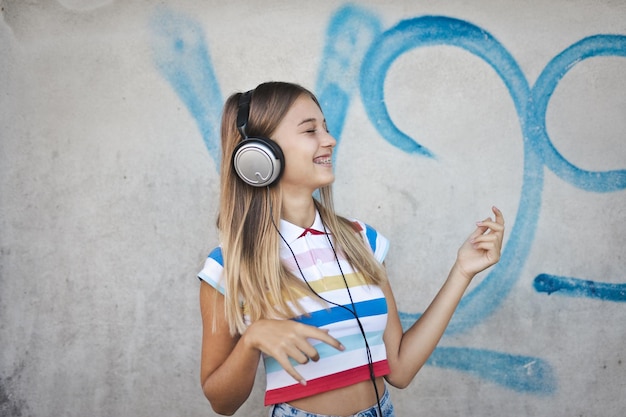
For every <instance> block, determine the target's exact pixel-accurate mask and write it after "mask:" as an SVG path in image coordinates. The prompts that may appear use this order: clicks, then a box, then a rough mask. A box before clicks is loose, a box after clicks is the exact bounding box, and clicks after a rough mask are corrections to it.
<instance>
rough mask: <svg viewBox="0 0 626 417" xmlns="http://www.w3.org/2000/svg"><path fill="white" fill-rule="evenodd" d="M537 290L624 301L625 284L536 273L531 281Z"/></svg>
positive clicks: (625, 297) (625, 293)
mask: <svg viewBox="0 0 626 417" xmlns="http://www.w3.org/2000/svg"><path fill="white" fill-rule="evenodd" d="M533 286H534V287H535V290H537V292H545V293H548V295H549V294H552V293H558V294H561V295H567V296H570V297H587V298H597V299H600V300H605V301H616V302H622V303H623V302H626V284H609V283H606V282H598V281H590V280H584V279H578V278H571V277H558V276H555V275H549V274H540V275H537V277H536V278H535V280H534V282H533Z"/></svg>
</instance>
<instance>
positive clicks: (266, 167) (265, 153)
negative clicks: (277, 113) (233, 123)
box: [233, 90, 285, 187]
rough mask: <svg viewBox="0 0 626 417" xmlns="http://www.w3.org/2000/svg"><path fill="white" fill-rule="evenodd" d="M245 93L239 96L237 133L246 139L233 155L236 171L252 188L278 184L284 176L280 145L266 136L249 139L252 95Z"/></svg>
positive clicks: (250, 92) (249, 92) (248, 92)
mask: <svg viewBox="0 0 626 417" xmlns="http://www.w3.org/2000/svg"><path fill="white" fill-rule="evenodd" d="M253 91H254V90H250V91H246V92H245V93H243V94H241V96H239V109H238V110H237V130H239V133H240V134H241V137H242V138H243V139H242V141H241V142H239V144H238V145H237V146H236V147H235V150H234V152H233V168H234V169H235V172H236V173H237V175H238V176H239V178H241V180H242V181H244V182H245V183H246V184H248V185H251V186H253V187H265V186H270V185H272V184H275V183H276V182H277V181H278V178H280V175H281V174H282V173H283V167H284V166H285V162H284V160H285V158H284V156H283V151H282V149H280V146H278V144H277V143H276V142H274V141H273V140H271V139H269V138H264V137H248V134H247V132H246V127H247V126H248V118H249V117H250V101H251V100H252V92H253Z"/></svg>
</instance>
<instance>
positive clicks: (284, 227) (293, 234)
mask: <svg viewBox="0 0 626 417" xmlns="http://www.w3.org/2000/svg"><path fill="white" fill-rule="evenodd" d="M308 228H309V229H315V230H319V231H320V232H323V231H324V224H323V223H322V218H321V216H320V213H319V211H317V210H315V220H314V221H313V224H312V225H311V226H310V227H308ZM305 230H306V229H304V228H302V227H300V226H296V225H295V224H293V223H289V222H288V221H287V220H283V219H280V233H281V234H282V235H283V237H284V238H285V240H286V241H287V242H288V243H290V244H291V243H292V242H294V241H295V240H296V239H298V238H299V237H300V236H301V235H302V233H303V232H304V231H305Z"/></svg>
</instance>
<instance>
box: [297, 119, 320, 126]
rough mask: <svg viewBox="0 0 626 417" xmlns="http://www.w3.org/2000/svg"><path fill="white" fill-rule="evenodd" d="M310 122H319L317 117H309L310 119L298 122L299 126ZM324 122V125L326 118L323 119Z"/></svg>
mask: <svg viewBox="0 0 626 417" xmlns="http://www.w3.org/2000/svg"><path fill="white" fill-rule="evenodd" d="M310 122H313V123H317V119H316V118H315V117H309V118H308V119H304V120H303V121H301V122H300V123H298V126H302V125H303V124H306V123H310ZM322 124H323V125H325V124H326V119H322Z"/></svg>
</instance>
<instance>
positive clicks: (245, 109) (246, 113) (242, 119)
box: [237, 90, 254, 139]
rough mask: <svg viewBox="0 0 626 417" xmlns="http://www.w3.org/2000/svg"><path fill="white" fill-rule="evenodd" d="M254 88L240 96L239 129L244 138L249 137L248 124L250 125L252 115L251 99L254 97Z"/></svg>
mask: <svg viewBox="0 0 626 417" xmlns="http://www.w3.org/2000/svg"><path fill="white" fill-rule="evenodd" d="M253 91H254V90H250V91H246V92H245V93H243V94H241V96H239V110H238V111H237V129H238V130H239V133H241V136H242V137H243V138H244V139H247V138H248V135H247V134H246V126H247V125H248V118H249V117H250V100H251V99H252V92H253Z"/></svg>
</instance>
